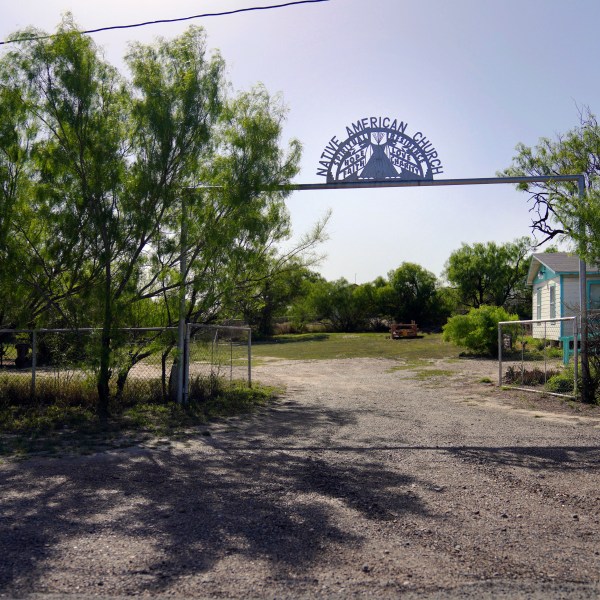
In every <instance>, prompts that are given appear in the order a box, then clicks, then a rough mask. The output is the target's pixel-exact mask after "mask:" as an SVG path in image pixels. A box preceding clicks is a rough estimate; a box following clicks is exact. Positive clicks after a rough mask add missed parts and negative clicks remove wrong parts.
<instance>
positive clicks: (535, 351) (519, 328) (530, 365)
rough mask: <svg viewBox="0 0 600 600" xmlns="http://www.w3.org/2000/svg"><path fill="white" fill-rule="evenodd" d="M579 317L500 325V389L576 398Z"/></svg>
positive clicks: (505, 322)
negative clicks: (505, 388)
mask: <svg viewBox="0 0 600 600" xmlns="http://www.w3.org/2000/svg"><path fill="white" fill-rule="evenodd" d="M578 346H579V332H578V327H577V317H566V318H561V319H552V320H550V319H548V320H536V321H503V322H501V323H499V324H498V385H500V386H509V387H513V388H516V389H520V390H526V391H532V392H544V393H549V394H555V395H559V396H565V397H568V398H572V397H575V396H576V395H577V379H578Z"/></svg>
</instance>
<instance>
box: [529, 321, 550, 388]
mask: <svg viewBox="0 0 600 600" xmlns="http://www.w3.org/2000/svg"><path fill="white" fill-rule="evenodd" d="M532 329H533V328H532ZM547 345H548V323H544V384H545V383H546V382H547V381H548V355H547V350H546V347H547Z"/></svg>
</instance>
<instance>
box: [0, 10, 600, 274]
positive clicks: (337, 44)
mask: <svg viewBox="0 0 600 600" xmlns="http://www.w3.org/2000/svg"><path fill="white" fill-rule="evenodd" d="M279 3H282V0H170V1H169V2H165V1H164V0H160V1H158V0H102V1H101V2H89V1H87V0H19V2H14V0H0V16H1V18H0V39H1V40H5V39H6V38H7V36H8V35H9V34H10V33H12V32H14V31H15V30H18V29H21V28H24V27H27V26H34V27H37V28H40V29H42V30H45V31H48V32H52V31H53V30H54V29H55V28H56V25H57V23H58V22H59V21H60V18H61V14H62V13H64V12H66V11H71V12H72V13H73V15H74V17H75V21H76V22H77V23H78V24H79V26H80V27H81V28H82V29H91V28H97V27H104V26H110V25H122V24H129V23H136V22H140V21H150V20H159V19H172V18H178V17H186V16H190V15H195V14H199V13H206V12H215V11H223V10H233V9H238V8H244V7H250V6H266V5H269V4H279ZM599 22H600V2H598V0H569V2H564V1H562V0H503V1H502V2H492V1H481V0H453V1H452V2H449V1H448V0H421V1H419V2H415V1H414V0H413V1H411V2H408V1H405V0H368V1H367V0H328V1H327V2H321V3H314V4H304V5H298V6H291V7H287V8H279V9H276V10H264V11H256V12H246V13H242V14H238V15H232V16H224V17H212V18H206V19H197V20H195V21H189V22H187V23H174V24H161V25H151V26H146V27H142V28H136V29H126V30H120V31H108V32H103V33H98V34H94V35H93V38H94V40H95V42H96V43H97V44H98V45H99V46H101V47H102V48H103V49H104V52H105V56H106V58H107V59H108V60H109V61H110V62H111V63H113V64H115V65H116V66H117V67H119V68H120V69H121V70H123V71H124V72H125V66H124V64H123V62H122V57H123V56H124V54H125V53H126V51H127V45H128V43H129V42H142V43H151V42H152V41H153V40H155V39H156V38H157V37H165V38H172V37H175V36H177V35H178V34H180V33H181V32H182V31H184V30H185V29H186V28H187V27H188V26H189V25H190V24H194V25H200V26H202V27H204V28H205V29H206V32H207V35H208V45H209V47H210V48H214V49H218V50H219V51H220V52H221V54H222V55H223V57H224V59H225V61H226V63H227V72H228V78H229V80H230V81H231V84H232V88H233V90H245V89H249V88H251V87H252V86H253V85H255V84H256V83H258V82H262V83H263V84H264V85H265V86H266V87H267V89H268V90H269V91H270V92H271V93H281V94H282V96H283V99H284V102H285V104H286V106H287V107H288V118H287V121H286V124H285V128H284V140H286V141H287V140H289V139H291V138H297V139H299V140H300V142H301V143H302V145H303V157H302V163H301V171H300V173H299V175H298V176H297V177H296V179H295V182H296V183H323V182H324V178H323V177H319V176H317V174H316V173H317V168H318V167H319V164H318V161H319V160H320V156H321V153H322V152H323V149H324V148H325V146H326V145H327V142H328V141H329V140H330V139H331V138H332V137H333V136H337V137H338V138H339V139H340V140H343V139H345V137H346V136H345V131H346V126H347V125H350V124H351V123H353V122H356V121H357V120H359V119H361V118H363V117H371V116H382V117H386V116H387V117H390V118H392V119H398V120H401V121H404V122H405V123H407V125H408V127H407V133H409V134H413V133H415V132H416V131H421V132H423V133H424V134H425V135H426V136H427V137H428V139H429V140H430V141H431V142H432V144H433V145H434V146H435V148H436V150H437V152H438V154H439V157H440V159H441V161H442V164H443V167H444V172H443V174H442V175H437V176H436V179H446V178H447V179H455V178H471V177H493V176H494V175H496V173H497V172H498V171H501V170H502V169H504V168H506V167H507V166H509V165H510V164H511V160H512V158H513V156H514V155H515V146H516V145H517V144H518V143H519V142H522V143H525V144H526V145H530V146H531V145H535V144H536V143H537V142H538V140H539V138H541V137H544V136H545V137H551V138H554V137H556V135H558V134H560V133H561V132H565V131H567V130H569V129H571V128H573V127H575V126H577V124H578V122H579V109H580V108H581V107H585V106H588V107H589V108H590V109H591V110H592V112H597V111H598V110H599V109H600V78H599V77H598V76H597V64H596V63H597V57H598V56H600V36H598V34H597V24H598V23H599ZM1 52H2V50H1V49H0V53H1ZM527 200H528V196H527V194H525V193H523V192H518V191H516V190H515V189H514V187H513V186H510V185H498V186H469V187H436V188H422V189H421V188H404V189H399V188H389V189H371V190H319V191H302V192H295V193H294V194H292V195H291V196H290V197H289V199H288V200H287V205H288V208H289V211H290V215H291V223H292V228H293V232H294V238H293V239H292V241H293V240H294V239H297V238H299V237H300V236H301V235H302V234H303V233H304V232H306V231H307V230H309V229H310V228H311V225H312V224H314V223H315V222H316V221H317V220H318V219H319V218H321V217H322V216H323V215H324V214H325V213H326V212H327V211H328V210H329V209H331V211H332V216H331V219H330V221H329V224H328V228H327V231H328V235H329V240H328V241H327V242H326V243H325V244H324V245H323V246H322V248H321V252H322V253H323V254H325V255H326V257H325V258H324V260H323V262H322V263H321V265H320V266H319V268H318V270H319V271H320V272H321V273H322V274H323V276H325V277H326V278H327V279H329V280H333V279H338V278H340V277H345V278H346V279H347V280H348V281H351V282H357V283H363V282H367V281H372V280H373V279H375V278H376V277H377V276H380V275H382V276H385V275H386V274H387V273H388V272H389V271H390V270H392V269H395V268H397V267H398V266H399V265H400V264H401V263H403V262H414V263H418V264H420V265H422V266H423V267H424V268H426V269H428V270H430V271H431V272H433V273H434V274H435V275H436V276H440V275H441V274H442V272H443V269H444V263H445V262H446V260H447V259H448V257H449V255H450V253H451V252H452V251H453V250H456V249H457V248H459V247H460V246H461V244H462V243H467V244H473V243H476V242H490V241H495V242H498V243H505V242H509V241H512V240H514V239H515V238H517V237H520V236H524V235H530V233H531V230H530V225H531V219H532V215H531V213H530V212H529V209H530V205H529V204H528V201H527ZM542 250H543V248H542Z"/></svg>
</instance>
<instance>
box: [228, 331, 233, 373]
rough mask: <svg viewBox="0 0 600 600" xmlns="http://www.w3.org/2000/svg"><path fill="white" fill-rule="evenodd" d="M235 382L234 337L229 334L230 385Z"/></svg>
mask: <svg viewBox="0 0 600 600" xmlns="http://www.w3.org/2000/svg"><path fill="white" fill-rule="evenodd" d="M232 382H233V335H232V334H231V331H230V332H229V385H231V383H232Z"/></svg>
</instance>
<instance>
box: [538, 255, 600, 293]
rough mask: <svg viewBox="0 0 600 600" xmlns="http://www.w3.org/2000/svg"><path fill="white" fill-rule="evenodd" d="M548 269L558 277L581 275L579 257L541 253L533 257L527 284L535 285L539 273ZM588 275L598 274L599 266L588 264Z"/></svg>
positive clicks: (599, 271)
mask: <svg viewBox="0 0 600 600" xmlns="http://www.w3.org/2000/svg"><path fill="white" fill-rule="evenodd" d="M542 267H546V268H547V269H550V270H551V271H554V273H556V274H557V275H561V274H563V275H564V274H566V273H573V274H575V275H578V274H579V256H577V255H576V254H570V253H568V252H540V253H539V254H533V255H532V256H531V263H530V264H529V272H528V273H527V283H528V284H529V285H533V282H534V280H535V277H536V275H537V273H538V271H539V270H540V269H541V268H542ZM586 273H590V274H592V273H593V274H598V273H600V269H599V268H598V266H597V265H589V264H586Z"/></svg>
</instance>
